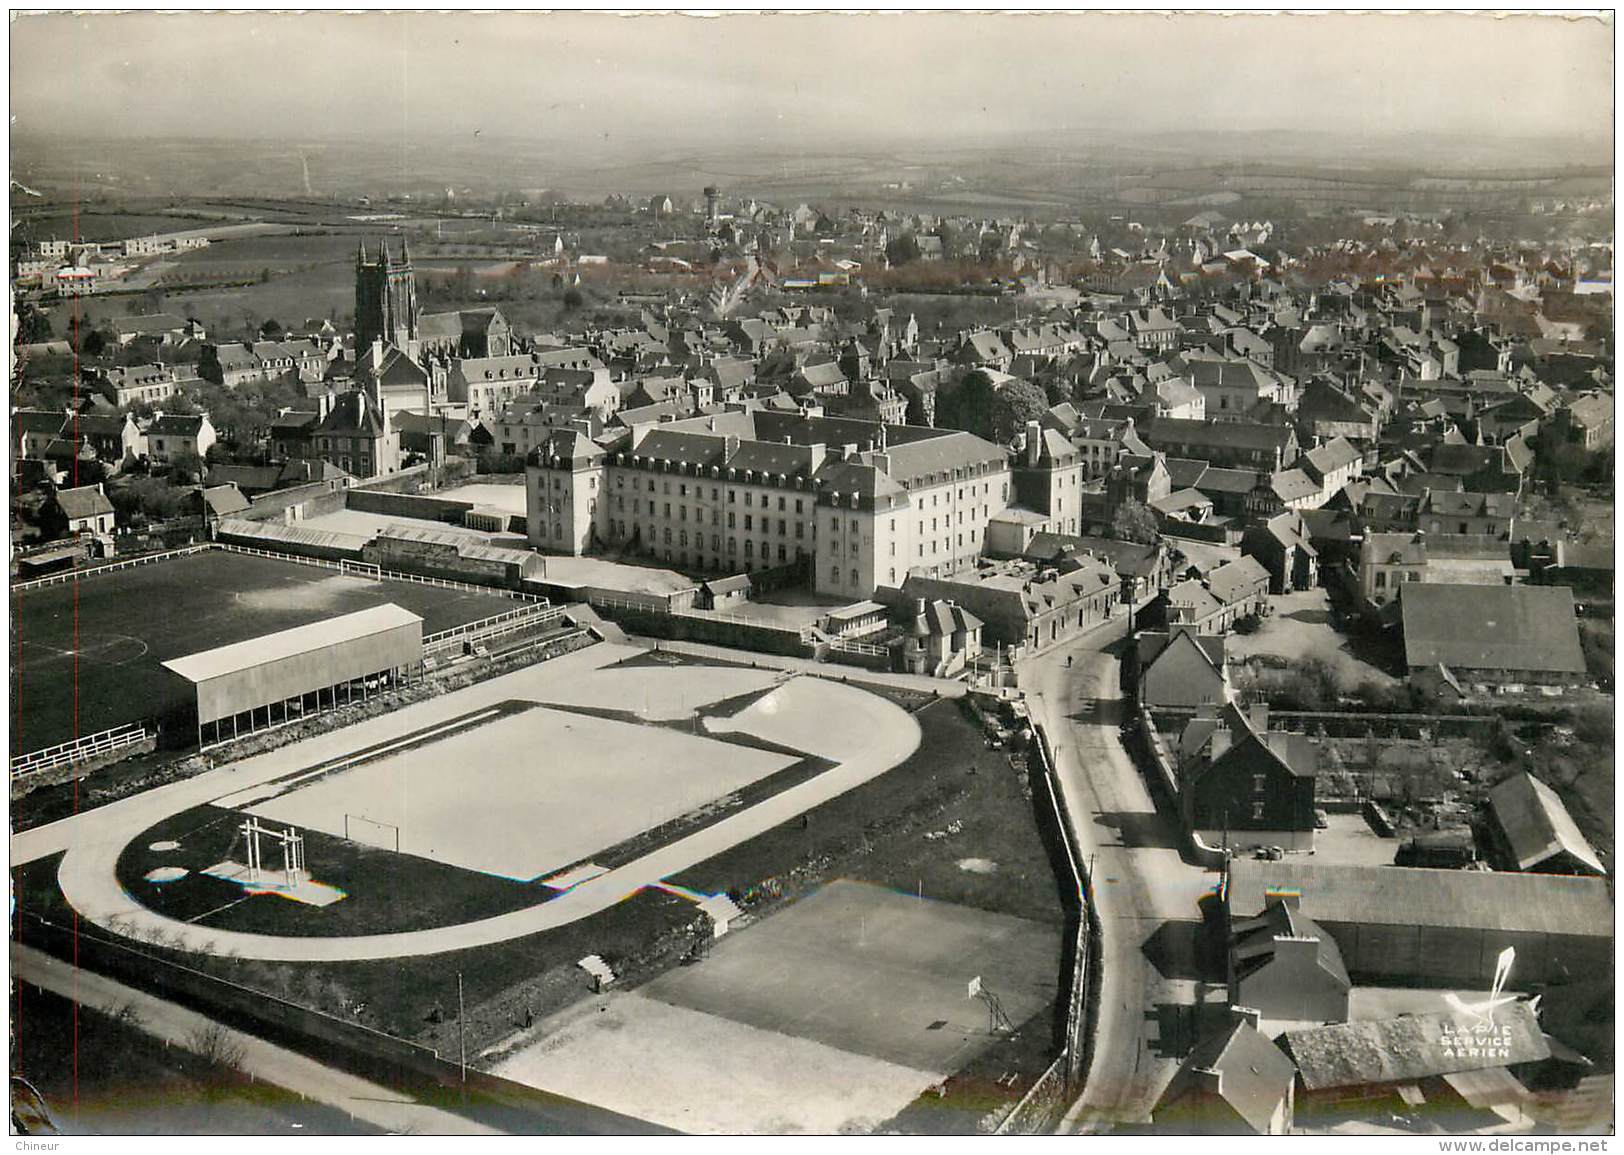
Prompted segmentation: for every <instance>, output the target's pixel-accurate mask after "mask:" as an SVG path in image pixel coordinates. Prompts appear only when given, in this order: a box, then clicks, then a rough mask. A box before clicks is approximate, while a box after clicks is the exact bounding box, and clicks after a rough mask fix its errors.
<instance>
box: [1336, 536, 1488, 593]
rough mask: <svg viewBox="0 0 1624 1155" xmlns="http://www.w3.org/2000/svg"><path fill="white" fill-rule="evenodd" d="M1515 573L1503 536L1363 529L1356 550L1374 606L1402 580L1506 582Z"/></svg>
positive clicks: (1361, 577) (1364, 588) (1363, 583)
mask: <svg viewBox="0 0 1624 1155" xmlns="http://www.w3.org/2000/svg"><path fill="white" fill-rule="evenodd" d="M1515 576H1516V569H1515V567H1513V565H1512V564H1511V543H1510V542H1508V541H1505V540H1504V539H1502V538H1495V537H1487V536H1480V535H1473V534H1455V533H1438V534H1431V533H1420V532H1417V533H1413V534H1403V533H1367V534H1366V535H1365V540H1364V543H1363V545H1362V546H1361V547H1360V550H1359V594H1360V596H1361V597H1363V598H1364V599H1365V601H1366V602H1368V603H1369V604H1370V605H1373V606H1382V605H1386V604H1387V603H1388V602H1390V601H1392V600H1393V599H1394V598H1396V597H1397V596H1398V590H1399V587H1400V586H1401V585H1403V584H1404V583H1406V582H1432V583H1434V584H1437V583H1443V584H1447V585H1456V586H1468V585H1489V586H1504V585H1510V584H1511V583H1512V581H1513V580H1514V579H1515Z"/></svg>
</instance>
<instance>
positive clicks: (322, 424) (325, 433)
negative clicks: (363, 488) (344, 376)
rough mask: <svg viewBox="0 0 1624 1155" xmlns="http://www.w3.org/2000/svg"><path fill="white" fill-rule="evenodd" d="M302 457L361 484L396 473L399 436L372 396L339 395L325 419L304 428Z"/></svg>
mask: <svg viewBox="0 0 1624 1155" xmlns="http://www.w3.org/2000/svg"><path fill="white" fill-rule="evenodd" d="M302 449H303V453H302V454H301V455H302V456H305V457H309V458H319V459H320V460H322V461H326V462H329V463H330V464H332V465H336V466H337V467H338V468H339V469H342V470H343V471H344V472H345V473H348V474H350V475H352V476H354V477H358V478H360V479H362V480H365V479H367V478H369V477H378V476H381V475H382V474H386V473H395V472H397V471H398V470H399V469H400V465H401V450H400V432H399V431H398V430H396V429H395V428H393V424H392V422H391V421H390V419H389V418H388V417H387V416H386V415H385V414H384V412H383V410H382V409H381V407H380V406H379V404H378V402H377V401H376V400H375V399H374V398H373V396H372V394H371V393H369V392H367V391H366V390H355V391H353V392H350V393H341V394H339V395H338V396H337V397H336V398H334V399H333V402H332V408H331V410H330V411H329V412H328V413H327V415H326V416H325V417H323V418H321V419H320V420H318V421H316V422H315V423H314V424H312V425H310V426H309V427H308V430H307V432H306V434H305V437H304V439H303V444H302Z"/></svg>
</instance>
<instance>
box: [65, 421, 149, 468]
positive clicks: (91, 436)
mask: <svg viewBox="0 0 1624 1155" xmlns="http://www.w3.org/2000/svg"><path fill="white" fill-rule="evenodd" d="M62 428H63V433H64V434H66V435H69V436H74V437H77V438H79V440H80V441H81V443H88V444H89V445H90V447H91V448H92V449H94V450H95V451H96V459H97V460H98V461H100V462H102V463H103V464H105V465H109V466H111V467H112V468H113V469H114V470H117V469H119V468H122V467H123V466H124V465H125V464H126V463H128V462H132V461H134V460H135V459H136V458H138V457H140V456H141V449H142V438H141V428H140V426H138V425H137V424H136V422H135V418H134V417H132V416H131V415H130V414H128V413H80V414H78V415H76V416H73V417H69V418H68V419H67V421H66V422H65V423H64V424H63V427H62Z"/></svg>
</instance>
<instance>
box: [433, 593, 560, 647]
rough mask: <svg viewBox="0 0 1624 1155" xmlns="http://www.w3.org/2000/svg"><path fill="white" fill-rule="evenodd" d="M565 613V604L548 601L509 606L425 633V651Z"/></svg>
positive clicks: (510, 630) (537, 623)
mask: <svg viewBox="0 0 1624 1155" xmlns="http://www.w3.org/2000/svg"><path fill="white" fill-rule="evenodd" d="M563 615H564V607H563V606H554V605H548V604H547V603H545V602H543V603H542V604H540V605H528V606H520V607H519V608H518V609H516V610H508V611H507V612H506V613H500V614H494V615H492V616H491V617H488V618H481V619H479V620H478V621H477V622H464V623H463V624H462V625H460V626H452V627H451V628H450V629H449V630H440V631H439V632H438V633H433V634H425V635H424V636H423V652H424V654H430V653H433V652H435V651H438V650H443V649H446V648H448V647H450V646H453V645H456V644H457V643H459V642H471V641H478V640H480V639H483V638H494V637H500V636H502V635H503V634H511V633H513V632H514V631H515V630H522V629H526V628H528V627H530V626H538V625H544V624H545V623H547V622H551V621H556V620H557V619H559V618H560V617H562V616H563Z"/></svg>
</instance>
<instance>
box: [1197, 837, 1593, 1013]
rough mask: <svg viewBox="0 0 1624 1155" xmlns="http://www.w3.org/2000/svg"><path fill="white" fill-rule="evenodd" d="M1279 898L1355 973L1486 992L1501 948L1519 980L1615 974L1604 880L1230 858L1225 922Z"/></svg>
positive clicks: (1241, 920) (1521, 984)
mask: <svg viewBox="0 0 1624 1155" xmlns="http://www.w3.org/2000/svg"><path fill="white" fill-rule="evenodd" d="M1278 898H1285V899H1288V900H1292V901H1295V902H1296V904H1297V907H1296V909H1297V910H1298V911H1300V912H1301V913H1302V914H1303V915H1304V916H1306V917H1307V918H1309V919H1312V920H1313V921H1314V922H1315V923H1317V924H1318V925H1319V926H1320V927H1322V928H1323V929H1324V930H1325V931H1326V932H1328V933H1329V934H1330V935H1331V937H1332V938H1334V939H1335V940H1336V944H1337V946H1338V948H1340V950H1341V952H1342V958H1343V961H1344V962H1345V963H1346V965H1347V969H1348V973H1349V974H1350V975H1351V976H1352V977H1353V979H1354V981H1355V982H1362V983H1377V984H1381V985H1387V986H1392V985H1410V984H1412V983H1418V984H1421V985H1435V984H1453V985H1457V986H1460V987H1463V988H1466V989H1474V990H1487V989H1488V988H1489V987H1490V986H1492V985H1493V983H1494V976H1495V965H1496V962H1497V960H1498V958H1499V955H1500V952H1501V951H1503V950H1504V949H1505V948H1506V947H1508V946H1509V947H1515V948H1516V952H1517V955H1516V963H1515V965H1514V966H1513V968H1512V972H1511V986H1512V987H1513V988H1515V989H1523V988H1526V987H1527V986H1528V984H1531V983H1564V982H1571V981H1573V980H1576V979H1581V978H1588V977H1594V976H1596V975H1605V974H1611V973H1612V966H1613V900H1612V897H1611V895H1609V894H1608V890H1607V882H1606V880H1605V879H1601V878H1587V877H1581V876H1577V875H1558V874H1505V873H1498V872H1495V873H1486V872H1481V871H1474V870H1423V869H1413V868H1405V869H1396V868H1394V867H1390V866H1341V865H1331V864H1319V863H1306V862H1290V861H1283V862H1269V861H1264V860H1261V859H1235V860H1233V861H1232V862H1231V864H1230V867H1229V878H1228V880H1227V882H1226V884H1225V890H1224V900H1225V903H1226V906H1227V909H1228V912H1229V919H1230V927H1231V930H1232V932H1233V931H1234V930H1235V929H1236V928H1238V927H1241V926H1243V925H1244V924H1245V923H1246V921H1247V920H1249V919H1251V918H1252V917H1253V916H1255V915H1258V914H1259V913H1261V912H1262V911H1264V910H1265V909H1266V908H1267V907H1268V905H1269V904H1270V902H1271V901H1273V900H1275V899H1278Z"/></svg>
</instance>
